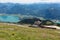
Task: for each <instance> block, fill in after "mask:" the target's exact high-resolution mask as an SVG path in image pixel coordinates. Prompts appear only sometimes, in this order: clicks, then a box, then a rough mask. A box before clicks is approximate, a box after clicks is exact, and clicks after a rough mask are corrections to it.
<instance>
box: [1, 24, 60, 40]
mask: <svg viewBox="0 0 60 40" xmlns="http://www.w3.org/2000/svg"><path fill="white" fill-rule="evenodd" d="M0 40H60V31H59V30H53V29H42V28H29V27H26V28H25V26H24V27H18V26H11V25H4V24H0Z"/></svg>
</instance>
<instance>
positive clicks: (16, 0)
mask: <svg viewBox="0 0 60 40" xmlns="http://www.w3.org/2000/svg"><path fill="white" fill-rule="evenodd" d="M0 2H2V3H4V2H13V3H39V2H40V3H41V2H42V3H44V2H45V3H59V2H60V1H59V0H0Z"/></svg>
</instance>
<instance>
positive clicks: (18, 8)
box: [0, 3, 60, 20]
mask: <svg viewBox="0 0 60 40" xmlns="http://www.w3.org/2000/svg"><path fill="white" fill-rule="evenodd" d="M0 14H21V15H32V16H37V17H44V18H46V19H59V20H60V4H56V3H54V4H46V3H37V4H18V3H0Z"/></svg>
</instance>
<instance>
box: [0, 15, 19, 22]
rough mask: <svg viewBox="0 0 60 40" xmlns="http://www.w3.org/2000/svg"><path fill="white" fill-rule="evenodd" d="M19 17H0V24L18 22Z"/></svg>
mask: <svg viewBox="0 0 60 40" xmlns="http://www.w3.org/2000/svg"><path fill="white" fill-rule="evenodd" d="M19 21H20V17H18V16H13V15H0V22H19Z"/></svg>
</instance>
